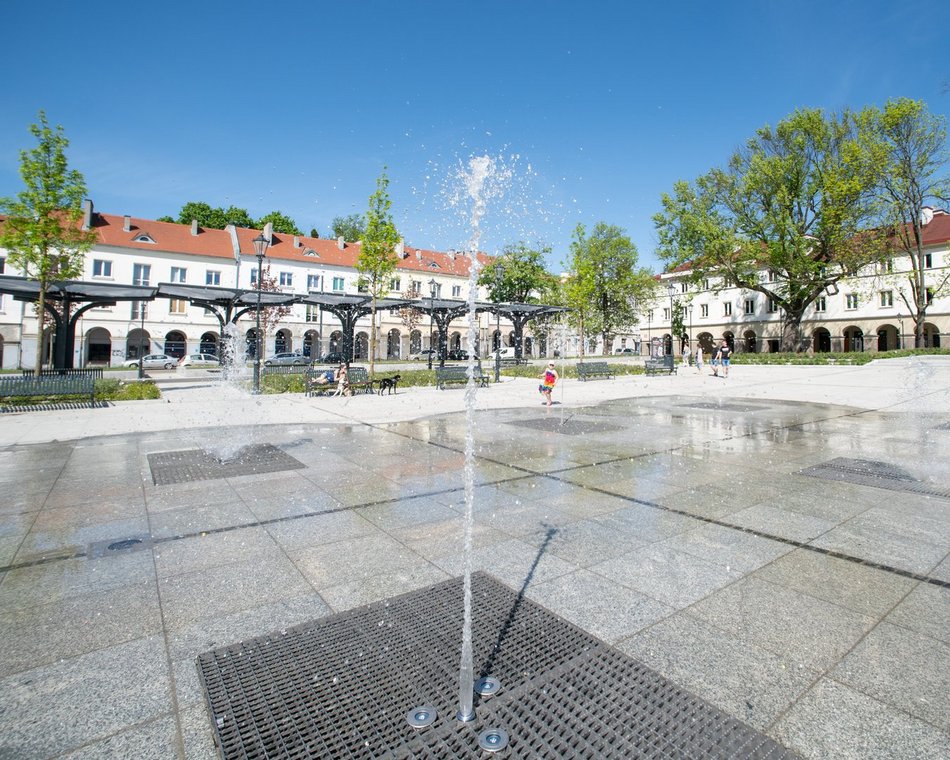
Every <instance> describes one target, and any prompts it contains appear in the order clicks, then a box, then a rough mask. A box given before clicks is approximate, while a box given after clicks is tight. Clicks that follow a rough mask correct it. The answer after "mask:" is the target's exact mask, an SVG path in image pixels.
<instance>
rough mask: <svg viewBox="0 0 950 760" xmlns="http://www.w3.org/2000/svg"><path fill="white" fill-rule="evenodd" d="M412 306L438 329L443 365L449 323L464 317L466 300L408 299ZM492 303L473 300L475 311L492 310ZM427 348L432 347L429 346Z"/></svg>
mask: <svg viewBox="0 0 950 760" xmlns="http://www.w3.org/2000/svg"><path fill="white" fill-rule="evenodd" d="M410 304H411V305H412V308H413V309H415V310H416V311H418V312H420V313H421V314H426V315H428V317H429V319H431V320H432V322H433V324H434V325H435V326H436V328H437V329H438V331H439V366H440V367H444V366H445V354H446V348H447V346H446V343H447V341H448V337H449V325H450V324H451V323H452V321H453V320H455V319H458V318H459V317H464V316H465V315H466V314H467V313H468V301H460V300H458V299H451V300H450V299H447V298H420V299H418V300H415V301H410ZM493 307H494V305H493V304H490V303H482V302H480V301H476V302H475V313H476V314H480V313H481V312H483V311H492V309H493ZM429 348H432V347H431V346H429Z"/></svg>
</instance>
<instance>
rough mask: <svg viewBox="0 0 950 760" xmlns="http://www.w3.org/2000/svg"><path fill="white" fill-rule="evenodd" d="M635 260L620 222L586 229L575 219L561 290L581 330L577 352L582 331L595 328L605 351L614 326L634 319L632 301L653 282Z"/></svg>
mask: <svg viewBox="0 0 950 760" xmlns="http://www.w3.org/2000/svg"><path fill="white" fill-rule="evenodd" d="M637 263H638V255H637V248H636V246H635V245H634V244H633V243H632V242H631V241H630V238H629V237H627V235H626V233H625V232H624V230H623V229H621V228H620V227H617V226H616V225H609V224H607V223H606V222H598V223H597V224H596V225H595V226H594V228H593V230H591V233H590V235H588V234H587V230H586V229H585V227H584V225H582V224H579V225H577V227H576V229H575V230H574V240H573V241H572V242H571V260H570V263H569V267H568V269H569V275H568V281H567V285H566V291H567V300H568V305H569V306H570V307H571V309H572V314H575V320H576V322H575V324H577V325H578V327H579V331H580V333H581V335H580V337H581V356H583V355H584V349H585V348H586V347H585V346H584V339H585V338H584V334H585V331H589V332H591V333H595V332H596V333H599V334H600V336H601V339H602V341H603V352H604V355H607V354H609V353H610V349H611V345H612V344H613V339H614V336H615V335H616V334H617V332H618V330H620V329H621V328H624V327H628V326H630V325H633V324H634V322H636V318H637V309H638V305H639V304H641V303H643V302H645V301H646V300H647V299H648V298H649V297H650V296H651V294H652V293H653V291H654V288H655V283H654V280H653V275H652V274H651V273H650V272H649V271H648V270H646V269H643V268H638V266H637Z"/></svg>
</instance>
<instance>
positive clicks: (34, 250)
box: [0, 111, 96, 375]
mask: <svg viewBox="0 0 950 760" xmlns="http://www.w3.org/2000/svg"><path fill="white" fill-rule="evenodd" d="M30 132H31V133H32V135H33V136H34V137H35V138H36V140H37V143H38V144H37V146H36V147H35V148H33V149H32V150H23V151H20V177H21V178H22V179H23V184H24V185H25V186H26V187H25V189H24V190H22V191H21V192H20V193H18V194H17V196H16V197H15V198H3V199H2V200H0V211H2V213H4V214H6V215H7V218H6V220H5V221H4V223H3V226H2V228H0V247H3V248H6V249H7V251H8V252H9V259H10V264H11V266H14V267H17V268H18V269H20V270H21V271H22V272H23V273H24V275H26V276H27V277H29V278H30V279H33V280H36V281H37V282H39V286H40V287H39V290H40V292H39V296H38V298H37V304H36V313H37V321H38V324H39V325H40V327H39V329H38V331H37V332H38V334H39V337H38V341H37V349H36V366H35V370H36V374H37V375H38V374H40V371H41V369H42V366H43V337H42V336H43V328H42V325H43V323H44V318H45V317H46V288H47V287H48V285H49V284H50V283H51V282H53V281H56V280H70V279H75V278H77V277H81V276H82V272H83V262H84V257H85V253H86V251H88V250H89V249H90V248H91V247H92V245H93V243H94V242H95V240H96V234H95V232H93V231H92V230H83V229H82V228H81V224H80V220H81V219H82V201H83V198H84V196H85V194H86V183H85V180H84V179H83V176H82V174H80V173H79V172H78V171H77V170H75V169H70V168H69V165H68V162H67V160H66V148H67V147H68V145H69V140H68V139H67V138H66V136H65V134H64V132H63V128H62V127H61V126H57V127H55V128H51V127H50V126H49V123H48V122H47V120H46V114H45V113H44V112H43V111H40V112H39V123H38V124H32V125H30Z"/></svg>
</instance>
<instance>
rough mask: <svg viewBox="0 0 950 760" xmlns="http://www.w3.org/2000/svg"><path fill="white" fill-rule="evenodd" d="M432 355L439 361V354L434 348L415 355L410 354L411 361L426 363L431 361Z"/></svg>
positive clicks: (417, 352)
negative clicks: (430, 356)
mask: <svg viewBox="0 0 950 760" xmlns="http://www.w3.org/2000/svg"><path fill="white" fill-rule="evenodd" d="M430 354H431V355H432V358H433V359H437V358H438V356H439V352H438V351H436V350H435V349H434V348H427V349H425V350H424V351H416V353H414V354H409V361H411V362H425V361H428V360H429V355H430Z"/></svg>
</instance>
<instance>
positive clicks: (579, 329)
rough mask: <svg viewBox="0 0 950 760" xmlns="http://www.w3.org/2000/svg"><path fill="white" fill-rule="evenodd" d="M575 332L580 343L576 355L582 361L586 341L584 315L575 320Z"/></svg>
mask: <svg viewBox="0 0 950 760" xmlns="http://www.w3.org/2000/svg"><path fill="white" fill-rule="evenodd" d="M577 334H578V338H580V345H578V348H577V357H578V359H579V360H580V361H582V362H583V361H584V348H585V346H584V344H585V343H586V342H587V339H586V338H585V337H584V317H580V318H579V319H578V320H577Z"/></svg>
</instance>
